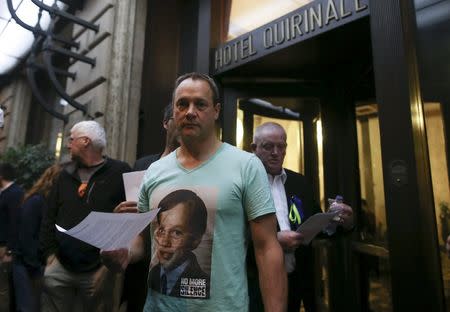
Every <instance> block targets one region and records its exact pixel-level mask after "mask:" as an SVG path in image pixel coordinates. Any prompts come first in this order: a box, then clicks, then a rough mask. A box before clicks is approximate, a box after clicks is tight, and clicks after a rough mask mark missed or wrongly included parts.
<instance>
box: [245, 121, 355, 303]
mask: <svg viewBox="0 0 450 312" xmlns="http://www.w3.org/2000/svg"><path fill="white" fill-rule="evenodd" d="M286 147H287V143H286V132H285V131H284V129H283V127H281V126H280V125H279V124H277V123H272V122H268V123H264V124H262V125H260V126H259V127H258V128H256V130H255V133H254V139H253V143H252V150H253V153H254V154H255V155H256V156H258V158H259V159H261V161H262V163H263V164H264V167H265V169H266V171H267V175H268V178H269V182H270V186H271V191H272V197H273V199H274V203H275V207H276V210H277V213H276V214H277V221H278V231H279V232H278V241H279V242H280V244H281V246H282V247H283V250H284V252H285V266H286V271H287V273H288V311H295V312H298V311H299V310H300V306H301V302H302V301H303V305H304V307H305V310H306V311H307V312H312V311H316V306H315V303H314V298H315V295H314V288H315V287H314V270H313V267H314V259H313V250H312V247H311V245H306V246H305V245H301V243H302V241H303V236H302V235H301V234H300V233H298V232H296V229H297V227H298V226H299V225H300V224H301V223H302V222H304V221H305V220H307V219H308V218H309V217H310V216H312V215H314V214H316V213H319V212H321V210H320V208H319V206H317V205H315V204H314V200H313V192H312V188H311V185H310V184H309V183H308V182H307V181H306V178H305V177H304V176H303V175H301V174H298V173H296V172H293V171H291V170H288V169H284V168H283V167H282V166H283V161H284V157H285V155H286ZM344 206H345V207H344V210H345V211H343V213H342V221H341V222H342V225H343V226H344V228H348V229H349V228H351V227H352V226H353V218H352V210H351V208H350V207H349V206H346V205H344ZM256 296H258V294H257V291H256ZM255 302H256V306H255V307H252V305H253V304H254V303H255ZM250 308H251V311H258V310H260V309H261V306H260V305H259V304H258V300H253V298H251V306H250Z"/></svg>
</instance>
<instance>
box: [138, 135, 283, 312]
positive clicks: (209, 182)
mask: <svg viewBox="0 0 450 312" xmlns="http://www.w3.org/2000/svg"><path fill="white" fill-rule="evenodd" d="M180 202H183V204H180ZM202 203H203V204H202ZM188 205H190V206H191V207H192V206H198V207H203V208H202V209H199V210H196V211H201V212H199V213H197V214H196V215H195V217H193V215H192V214H191V215H189V214H188V213H186V211H188V208H186V207H187V206H188ZM138 207H139V210H140V211H141V212H146V211H149V210H151V209H156V208H158V207H166V208H167V207H172V208H170V209H166V208H162V209H161V210H160V212H159V213H158V216H157V217H156V218H155V219H154V220H153V221H152V223H151V230H150V232H151V239H152V260H151V263H150V271H149V276H148V281H149V289H148V295H147V301H146V304H145V308H144V311H168V312H170V311H180V312H199V311H232V312H237V311H239V312H241V311H247V310H248V292H247V278H246V266H245V257H246V252H247V239H248V223H247V221H249V220H253V219H255V218H257V217H259V216H262V215H266V214H269V213H275V207H274V204H273V200H272V197H271V193H270V189H269V184H268V179H267V174H266V171H265V169H264V167H263V165H262V163H261V161H260V160H259V159H258V158H257V157H256V156H255V155H253V154H250V153H247V152H244V151H241V150H239V149H237V148H235V147H233V146H231V145H229V144H227V143H223V144H222V145H221V146H220V148H219V149H218V150H217V152H216V153H215V154H214V155H213V156H212V157H211V158H210V159H209V160H208V161H206V162H205V163H203V164H201V165H200V166H198V167H196V168H194V169H189V170H188V169H185V168H184V167H182V166H181V165H180V163H179V162H178V160H177V158H176V151H175V152H172V153H171V154H169V155H167V156H166V157H164V158H162V159H161V160H159V161H157V162H155V163H153V164H152V165H151V166H150V168H149V169H148V170H147V172H146V174H145V177H144V181H143V184H142V187H141V191H140V195H139V203H138ZM204 208H206V212H205V209H204ZM165 209H166V210H165ZM163 210H165V211H163ZM189 211H191V212H192V211H193V210H192V209H191V210H189ZM185 216H189V218H187V217H185ZM205 220H206V222H205ZM205 224H206V226H205ZM194 232H195V233H197V235H195V234H192V233H194ZM198 233H200V234H198ZM202 233H203V234H202ZM199 236H200V237H201V241H200V239H198V237H199ZM199 241H200V242H199ZM180 259H181V260H180Z"/></svg>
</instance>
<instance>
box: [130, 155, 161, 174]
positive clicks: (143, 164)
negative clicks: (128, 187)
mask: <svg viewBox="0 0 450 312" xmlns="http://www.w3.org/2000/svg"><path fill="white" fill-rule="evenodd" d="M160 158H161V154H153V155H148V156H145V157H142V158H139V159H138V160H136V162H135V163H134V167H133V170H134V171H141V170H147V169H148V167H150V165H151V164H152V163H154V162H155V161H157V160H158V159H160Z"/></svg>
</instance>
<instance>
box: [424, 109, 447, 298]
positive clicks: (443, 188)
mask: <svg viewBox="0 0 450 312" xmlns="http://www.w3.org/2000/svg"><path fill="white" fill-rule="evenodd" d="M424 114H425V126H426V130H427V131H426V132H427V142H428V154H429V158H430V170H431V180H432V184H433V197H434V205H435V212H436V224H437V230H438V239H439V246H440V249H441V264H442V276H443V279H444V289H445V298H446V301H447V305H450V260H449V259H448V257H447V255H446V254H445V241H446V239H447V236H448V235H449V234H450V189H449V179H448V164H447V155H446V151H445V146H446V144H445V133H444V122H443V119H442V109H441V104H440V103H424Z"/></svg>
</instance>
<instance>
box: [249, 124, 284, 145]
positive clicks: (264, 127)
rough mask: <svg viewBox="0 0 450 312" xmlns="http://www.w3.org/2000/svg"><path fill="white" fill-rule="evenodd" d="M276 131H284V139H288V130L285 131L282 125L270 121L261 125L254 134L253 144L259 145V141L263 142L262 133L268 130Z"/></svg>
mask: <svg viewBox="0 0 450 312" xmlns="http://www.w3.org/2000/svg"><path fill="white" fill-rule="evenodd" d="M275 129H277V130H281V131H283V133H284V137H285V138H286V137H287V135H286V130H284V128H283V127H282V126H281V125H280V124H278V123H276V122H270V121H269V122H265V123H263V124H262V125H259V126H258V127H257V128H256V129H255V132H254V133H253V143H254V144H257V143H258V142H257V141H260V140H261V136H262V133H263V132H264V131H266V130H275Z"/></svg>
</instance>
